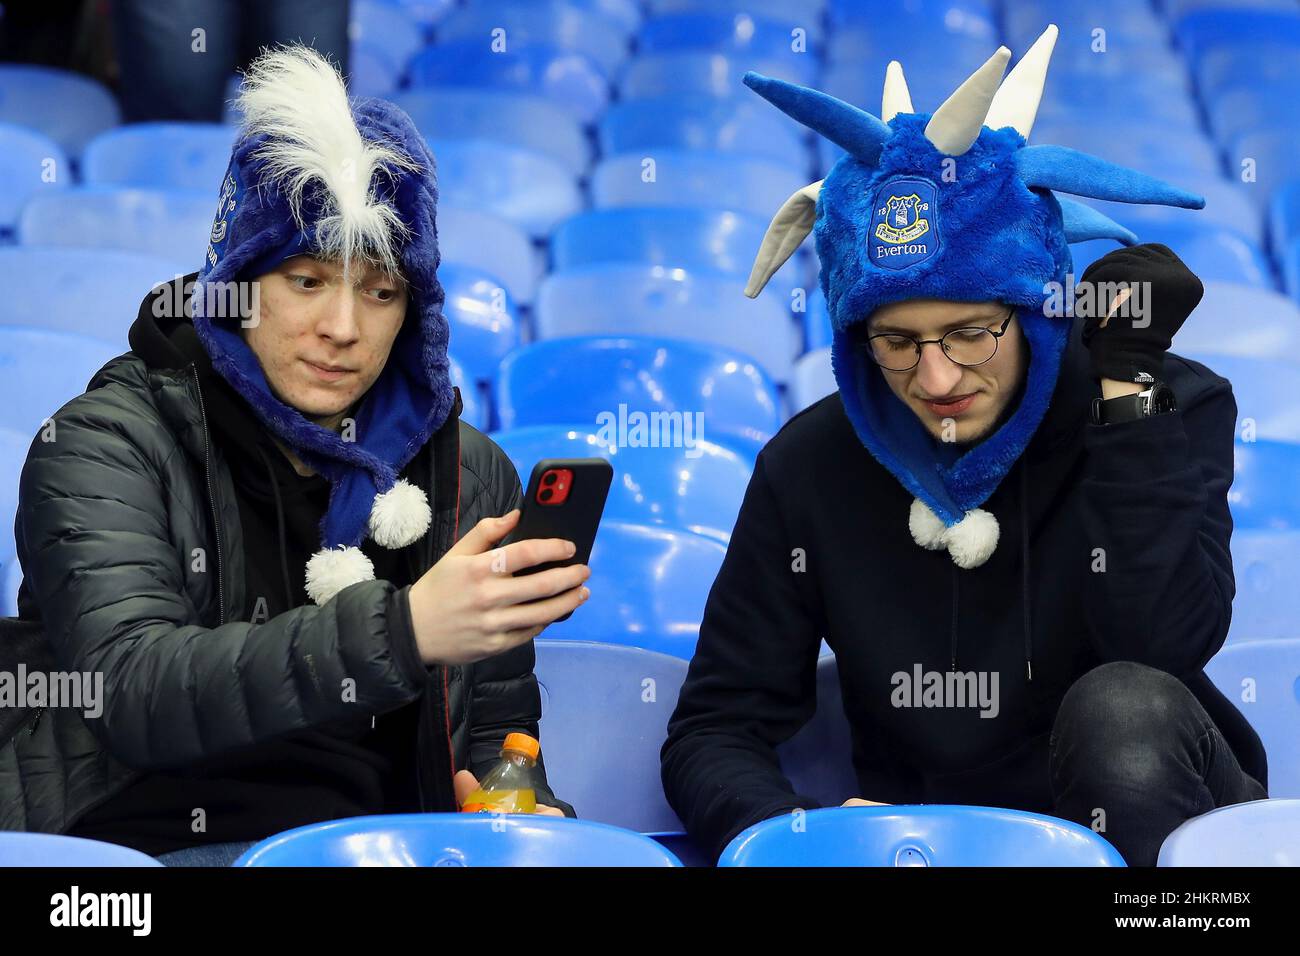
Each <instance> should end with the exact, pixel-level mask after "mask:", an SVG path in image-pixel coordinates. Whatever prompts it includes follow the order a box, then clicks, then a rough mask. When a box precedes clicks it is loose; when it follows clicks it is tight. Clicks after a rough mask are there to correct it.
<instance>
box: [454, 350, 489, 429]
mask: <svg viewBox="0 0 1300 956" xmlns="http://www.w3.org/2000/svg"><path fill="white" fill-rule="evenodd" d="M447 363H448V365H450V366H451V384H453V385H455V386H456V387H457V388H459V389H460V401H461V408H460V417H461V418H462V419H464V420H465V421H467V422H469V423H470V424H471V425H473V426H474V427H475V428H477V429H478V430H479V431H487V427H488V414H487V408H485V407H484V405H483V397H482V394H481V393H480V391H479V387H478V385H477V383H475V382H474V381H472V380H471V379H469V378H467V377H466V375H465V370H464V369H463V368H462V367H461V364H460V363H459V362H457V361H456V359H455V358H454V357H453V356H451V355H448V356H447Z"/></svg>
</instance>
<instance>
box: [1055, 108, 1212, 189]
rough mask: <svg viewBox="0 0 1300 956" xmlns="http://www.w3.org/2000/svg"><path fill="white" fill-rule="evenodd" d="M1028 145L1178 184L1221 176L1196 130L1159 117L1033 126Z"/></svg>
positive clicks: (1205, 141)
mask: <svg viewBox="0 0 1300 956" xmlns="http://www.w3.org/2000/svg"><path fill="white" fill-rule="evenodd" d="M1030 142H1032V143H1034V144H1035V145H1036V144H1039V143H1051V144H1053V145H1056V146H1068V147H1070V148H1071V149H1077V150H1079V151H1080V152H1085V153H1086V152H1093V153H1097V154H1100V155H1103V156H1105V158H1106V159H1108V160H1109V161H1110V162H1112V163H1118V164H1120V165H1122V166H1128V167H1129V168H1132V169H1138V170H1140V171H1142V172H1145V173H1148V174H1150V175H1153V176H1155V175H1159V176H1163V177H1166V178H1167V179H1168V181H1170V182H1179V181H1180V180H1181V179H1182V178H1183V177H1184V176H1188V175H1195V176H1197V177H1199V178H1205V177H1217V176H1219V175H1221V170H1220V165H1219V153H1218V150H1217V148H1216V147H1215V145H1214V144H1213V143H1212V142H1211V141H1210V140H1209V138H1208V137H1207V136H1206V135H1205V134H1204V133H1203V132H1202V131H1201V130H1199V129H1194V128H1189V127H1187V126H1180V125H1176V124H1172V123H1163V122H1161V121H1160V118H1159V116H1158V115H1155V116H1152V115H1147V116H1143V117H1141V118H1134V119H1132V120H1119V119H1118V118H1114V117H1112V118H1109V119H1101V120H1099V119H1096V118H1095V117H1094V118H1089V119H1087V120H1082V119H1077V118H1076V119H1075V120H1074V121H1065V122H1056V123H1048V122H1041V123H1035V124H1034V129H1033V133H1032V135H1031V136H1030ZM1130 205H1132V206H1133V209H1134V211H1137V210H1147V209H1158V210H1162V211H1166V210H1171V209H1177V210H1178V211H1179V212H1186V211H1187V210H1183V209H1179V207H1177V206H1155V205H1152V206H1146V205H1140V206H1139V205H1134V204H1130Z"/></svg>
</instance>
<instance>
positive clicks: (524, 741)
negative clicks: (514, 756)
mask: <svg viewBox="0 0 1300 956" xmlns="http://www.w3.org/2000/svg"><path fill="white" fill-rule="evenodd" d="M501 749H502V750H514V751H517V752H518V753H521V754H524V755H525V756H527V757H528V758H529V759H530V760H536V759H537V755H538V754H539V753H541V752H542V745H541V744H539V743H538V742H537V738H536V737H530V736H528V734H506V742H505V744H504V745H503V746H502V747H501Z"/></svg>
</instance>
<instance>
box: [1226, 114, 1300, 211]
mask: <svg viewBox="0 0 1300 956" xmlns="http://www.w3.org/2000/svg"><path fill="white" fill-rule="evenodd" d="M1298 155H1300V125H1297V126H1295V127H1292V128H1290V129H1275V128H1269V129H1265V130H1256V131H1255V132H1251V133H1245V134H1243V135H1241V136H1238V137H1237V138H1236V139H1235V140H1234V141H1233V143H1232V145H1231V146H1229V147H1228V148H1227V149H1226V150H1225V151H1224V157H1225V159H1226V160H1227V164H1228V169H1229V170H1241V169H1242V168H1243V167H1242V164H1243V163H1244V162H1246V161H1247V160H1254V164H1253V167H1252V168H1253V172H1254V175H1255V181H1254V182H1252V183H1245V184H1243V185H1244V186H1245V187H1246V188H1245V192H1246V194H1247V195H1248V196H1249V197H1250V198H1251V199H1253V200H1254V201H1255V204H1256V205H1257V206H1258V207H1260V208H1261V209H1264V210H1267V209H1268V206H1269V202H1270V201H1271V200H1272V198H1273V194H1274V193H1275V192H1277V191H1278V190H1279V189H1281V188H1282V187H1283V186H1284V185H1286V183H1287V182H1289V181H1290V180H1292V179H1295V178H1296V172H1297V168H1300V166H1298V164H1297V161H1296V158H1297V156H1298Z"/></svg>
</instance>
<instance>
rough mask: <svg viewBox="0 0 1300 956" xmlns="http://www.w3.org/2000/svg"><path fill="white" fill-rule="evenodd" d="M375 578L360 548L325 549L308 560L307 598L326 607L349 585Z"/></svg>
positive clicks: (339, 547) (371, 566)
mask: <svg viewBox="0 0 1300 956" xmlns="http://www.w3.org/2000/svg"><path fill="white" fill-rule="evenodd" d="M374 579H375V566H374V565H373V564H372V563H371V562H370V559H369V558H367V557H366V556H365V554H364V553H363V552H362V551H361V549H360V548H352V547H348V546H346V545H339V546H338V548H325V549H324V550H321V551H317V552H316V553H315V554H313V555H312V556H311V558H310V559H309V560H308V561H307V596H308V597H309V598H311V599H312V600H313V601H315V602H316V603H317V604H324V603H325V602H327V601H328V600H329V599H330V598H332V597H333V596H334V595H336V594H338V593H339V592H340V591H342V590H343V589H344V588H345V587H347V586H348V585H350V584H356V583H357V582H358V581H373V580H374Z"/></svg>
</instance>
